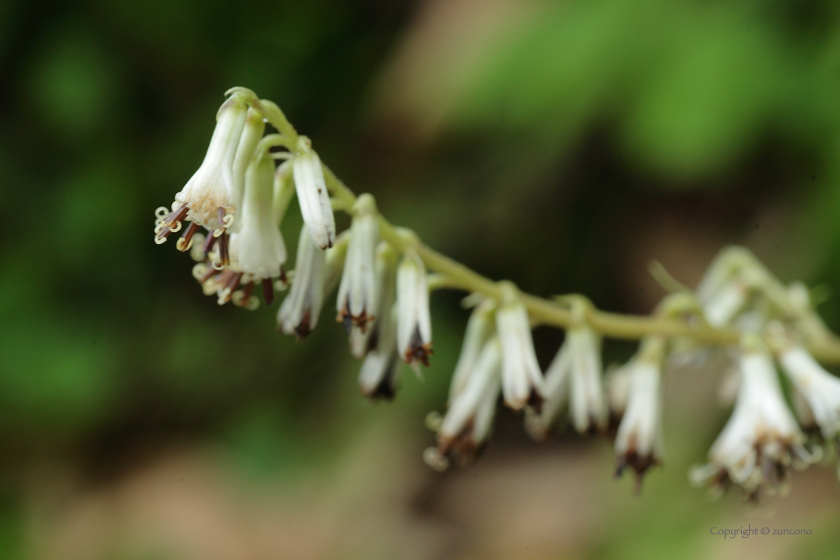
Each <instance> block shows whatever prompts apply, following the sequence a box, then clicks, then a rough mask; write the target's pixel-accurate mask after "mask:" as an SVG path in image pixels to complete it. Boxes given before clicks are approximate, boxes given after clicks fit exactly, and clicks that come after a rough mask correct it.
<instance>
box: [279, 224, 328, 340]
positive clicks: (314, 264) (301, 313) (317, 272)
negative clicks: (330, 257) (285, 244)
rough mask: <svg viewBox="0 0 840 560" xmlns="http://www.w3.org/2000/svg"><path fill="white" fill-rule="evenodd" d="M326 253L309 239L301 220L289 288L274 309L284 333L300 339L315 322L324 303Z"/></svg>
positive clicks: (304, 336) (306, 334)
mask: <svg viewBox="0 0 840 560" xmlns="http://www.w3.org/2000/svg"><path fill="white" fill-rule="evenodd" d="M325 260H326V254H325V253H324V251H321V250H319V248H318V247H316V246H315V243H314V242H313V241H312V236H311V235H310V234H309V228H308V227H307V226H306V225H305V224H304V226H303V229H301V232H300V239H299V240H298V250H297V262H296V263H295V275H294V279H293V280H292V288H291V290H290V291H289V295H288V296H286V299H285V300H284V301H283V305H281V306H280V310H279V311H278V313H277V324H278V326H279V327H280V329H281V330H282V331H283V332H284V333H286V334H293V335H295V336H296V337H297V338H298V339H299V340H303V339H304V338H306V337H307V336H309V333H310V332H312V329H314V328H315V326H316V325H317V324H318V315H319V314H320V313H321V306H322V305H323V303H324V284H325V282H324V268H325V266H324V265H325Z"/></svg>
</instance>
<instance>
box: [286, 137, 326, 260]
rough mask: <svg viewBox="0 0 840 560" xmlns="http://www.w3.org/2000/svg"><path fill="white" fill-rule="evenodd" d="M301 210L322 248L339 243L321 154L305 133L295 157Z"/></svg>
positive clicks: (314, 237) (314, 238)
mask: <svg viewBox="0 0 840 560" xmlns="http://www.w3.org/2000/svg"><path fill="white" fill-rule="evenodd" d="M292 168H293V172H294V177H295V188H296V189H297V195H298V203H299V204H300V213H301V214H302V215H303V221H304V222H305V223H306V225H307V227H308V228H309V231H310V232H311V235H312V240H313V242H314V243H315V245H316V246H317V247H318V248H320V249H326V248H327V247H332V246H333V243H335V217H334V216H333V211H332V206H330V195H329V192H328V191H327V183H326V181H325V180H324V170H323V169H322V167H321V160H320V158H318V154H317V153H315V151H313V150H312V143H311V142H310V140H309V138H307V137H305V136H301V137H300V138H299V140H298V145H297V149H296V150H295V152H294V156H293V158H292Z"/></svg>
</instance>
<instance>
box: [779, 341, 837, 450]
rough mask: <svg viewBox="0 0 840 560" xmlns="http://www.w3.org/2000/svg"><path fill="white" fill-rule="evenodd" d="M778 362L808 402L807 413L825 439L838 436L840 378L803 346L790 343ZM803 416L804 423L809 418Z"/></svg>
mask: <svg viewBox="0 0 840 560" xmlns="http://www.w3.org/2000/svg"><path fill="white" fill-rule="evenodd" d="M779 362H780V363H781V364H782V369H783V370H784V371H785V373H786V374H787V376H788V378H789V379H790V380H791V381H792V382H793V384H794V386H795V387H796V389H797V391H798V392H799V395H801V397H802V399H803V400H804V401H805V403H806V404H807V409H806V410H807V412H806V413H805V414H808V413H810V416H811V418H810V419H812V420H813V422H816V424H817V425H818V426H819V428H820V432H821V433H822V436H823V438H824V439H826V440H831V439H834V438H836V437H837V435H838V434H840V379H838V378H837V377H835V376H833V375H831V374H830V373H828V372H827V371H826V370H825V369H823V367H822V366H821V365H820V364H819V363H817V361H816V360H815V359H814V358H813V357H812V356H811V354H809V353H808V351H807V350H806V349H805V348H803V347H802V346H798V345H791V346H790V347H788V348H787V349H785V350H784V351H782V352H781V353H780V354H779ZM800 408H804V407H802V406H801V405H800ZM800 420H801V421H803V423H805V422H804V420H806V419H803V418H800Z"/></svg>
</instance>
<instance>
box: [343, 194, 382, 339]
mask: <svg viewBox="0 0 840 560" xmlns="http://www.w3.org/2000/svg"><path fill="white" fill-rule="evenodd" d="M378 242H379V223H378V221H377V216H376V202H375V201H374V199H373V197H372V196H371V195H369V194H363V195H361V196H360V197H359V199H358V200H357V201H356V204H355V205H354V206H353V221H352V223H351V225H350V245H349V246H348V247H347V261H346V263H345V266H344V273H343V274H342V276H341V284H340V285H339V287H338V302H337V304H336V308H337V309H338V317H337V320H338V321H339V322H341V323H344V326H345V328H346V329H347V332H348V334H349V333H350V332H351V330H353V329H357V330H358V331H360V334H364V333H365V332H366V331H367V328H368V323H369V322H371V321H373V320H374V319H375V317H376V314H377V304H378V303H379V302H378V294H377V282H376V265H375V261H376V246H377V243H378Z"/></svg>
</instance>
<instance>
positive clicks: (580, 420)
mask: <svg viewBox="0 0 840 560" xmlns="http://www.w3.org/2000/svg"><path fill="white" fill-rule="evenodd" d="M566 337H567V340H566V344H568V345H569V352H570V356H569V367H570V369H571V377H570V379H569V412H570V414H571V418H572V423H573V424H574V426H575V429H576V430H577V431H578V432H580V433H588V432H593V431H603V430H604V429H605V428H606V427H607V420H608V419H609V409H608V407H607V400H606V396H605V394H604V386H603V382H602V379H601V375H602V368H601V341H600V339H599V337H598V335H597V334H596V333H595V331H593V330H592V329H591V328H589V327H586V326H576V327H572V328H570V329H569V330H568V332H567V333H566Z"/></svg>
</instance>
